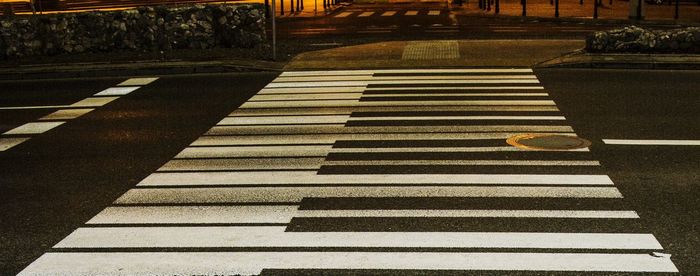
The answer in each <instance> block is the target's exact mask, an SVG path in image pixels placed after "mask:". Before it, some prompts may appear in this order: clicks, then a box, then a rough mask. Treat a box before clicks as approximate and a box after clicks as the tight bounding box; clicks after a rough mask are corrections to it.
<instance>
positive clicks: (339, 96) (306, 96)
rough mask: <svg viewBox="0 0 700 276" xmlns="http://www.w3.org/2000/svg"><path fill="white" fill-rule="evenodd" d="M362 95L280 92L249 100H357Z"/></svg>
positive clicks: (257, 96)
mask: <svg viewBox="0 0 700 276" xmlns="http://www.w3.org/2000/svg"><path fill="white" fill-rule="evenodd" d="M361 97H362V93H338V94H331V93H321V94H279V95H256V96H253V97H252V98H250V99H249V100H248V101H252V102H255V101H288V100H322V99H330V100H341V99H352V100H356V99H359V98H361Z"/></svg>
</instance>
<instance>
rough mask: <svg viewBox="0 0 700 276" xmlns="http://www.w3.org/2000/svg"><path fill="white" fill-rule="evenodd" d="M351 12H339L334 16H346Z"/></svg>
mask: <svg viewBox="0 0 700 276" xmlns="http://www.w3.org/2000/svg"><path fill="white" fill-rule="evenodd" d="M351 14H353V13H352V12H341V13H339V14H338V15H336V16H335V17H348V16H350V15H351Z"/></svg>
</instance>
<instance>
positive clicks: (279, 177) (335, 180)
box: [137, 171, 613, 187]
mask: <svg viewBox="0 0 700 276" xmlns="http://www.w3.org/2000/svg"><path fill="white" fill-rule="evenodd" d="M250 184H254V185H328V184H353V185H386V184H396V185H408V184H414V185H415V184H428V185H436V184H441V185H469V184H483V185H486V184H492V185H613V182H612V180H610V178H609V177H608V176H607V175H579V174H572V175H567V174H399V175H397V174H353V175H319V174H316V172H315V171H252V172H249V171H244V172H156V173H153V174H151V175H149V176H148V177H146V178H145V179H143V180H142V181H141V182H139V184H138V185H137V186H141V187H147V186H154V185H157V186H181V185H250Z"/></svg>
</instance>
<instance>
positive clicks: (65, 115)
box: [39, 108, 95, 121]
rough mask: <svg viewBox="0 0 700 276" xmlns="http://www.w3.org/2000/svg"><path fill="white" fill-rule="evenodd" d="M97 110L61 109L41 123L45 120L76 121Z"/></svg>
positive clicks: (47, 116) (44, 118)
mask: <svg viewBox="0 0 700 276" xmlns="http://www.w3.org/2000/svg"><path fill="white" fill-rule="evenodd" d="M93 110H95V109H94V108H74V109H60V110H58V111H56V112H54V113H51V114H49V115H46V116H44V117H41V118H40V119H39V120H40V121H45V120H70V119H75V118H78V117H80V116H83V115H85V114H87V113H88V112H90V111H93Z"/></svg>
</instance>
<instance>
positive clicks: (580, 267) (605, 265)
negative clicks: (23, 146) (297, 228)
mask: <svg viewBox="0 0 700 276" xmlns="http://www.w3.org/2000/svg"><path fill="white" fill-rule="evenodd" d="M232 260H235V261H232ZM266 268H267V269H392V270H432V271H438V270H498V271H506V270H514V271H579V272H593V271H601V272H617V273H619V272H678V269H676V267H675V265H674V264H673V262H671V259H670V258H657V257H654V256H651V255H649V254H604V253H459V252H449V253H434V252H196V253H193V252H188V253H184V252H158V253H154V252H144V253H113V252H112V253H46V254H44V255H43V256H41V257H40V258H39V259H37V260H36V261H35V262H33V263H32V264H31V265H30V266H29V267H27V268H25V269H24V270H23V271H22V272H21V273H20V275H22V276H25V275H66V276H74V275H98V274H99V275H108V274H122V275H151V274H154V273H157V274H161V275H183V274H187V275H214V274H216V275H239V274H240V275H259V274H261V273H262V270H263V269H266ZM399 274H400V273H399Z"/></svg>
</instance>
